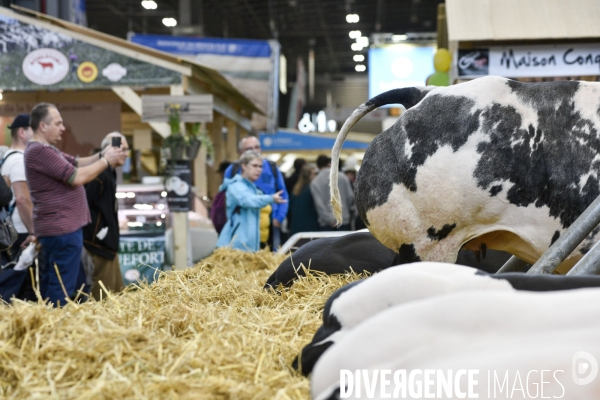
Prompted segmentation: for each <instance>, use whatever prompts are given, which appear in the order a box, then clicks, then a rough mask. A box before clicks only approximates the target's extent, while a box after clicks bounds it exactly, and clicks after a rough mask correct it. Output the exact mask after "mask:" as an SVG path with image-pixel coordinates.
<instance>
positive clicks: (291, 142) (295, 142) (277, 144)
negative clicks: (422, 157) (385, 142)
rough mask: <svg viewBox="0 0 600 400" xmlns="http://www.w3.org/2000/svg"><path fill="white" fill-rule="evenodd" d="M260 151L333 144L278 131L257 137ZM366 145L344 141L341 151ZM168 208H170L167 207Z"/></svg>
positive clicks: (329, 140) (322, 147)
mask: <svg viewBox="0 0 600 400" xmlns="http://www.w3.org/2000/svg"><path fill="white" fill-rule="evenodd" d="M259 141H260V147H261V148H262V151H294V150H328V151H330V150H331V149H332V148H333V145H334V144H335V139H334V138H329V137H323V136H320V135H319V136H317V135H309V134H302V133H294V132H284V131H279V132H277V133H275V134H264V133H261V134H260V135H259ZM367 147H369V144H368V143H363V142H357V141H353V140H346V141H345V142H344V146H343V149H344V150H349V149H355V150H365V149H366V148H367ZM169 207H170V206H169Z"/></svg>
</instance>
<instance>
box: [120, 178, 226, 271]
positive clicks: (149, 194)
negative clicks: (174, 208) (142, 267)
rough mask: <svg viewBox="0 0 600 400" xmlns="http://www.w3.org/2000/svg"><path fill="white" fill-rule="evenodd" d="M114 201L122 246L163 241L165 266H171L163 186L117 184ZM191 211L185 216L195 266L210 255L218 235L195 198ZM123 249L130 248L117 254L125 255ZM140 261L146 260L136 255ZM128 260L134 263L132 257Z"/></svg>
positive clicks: (206, 213)
mask: <svg viewBox="0 0 600 400" xmlns="http://www.w3.org/2000/svg"><path fill="white" fill-rule="evenodd" d="M116 197H117V203H118V206H119V212H118V216H119V230H120V233H121V242H122V244H123V243H124V242H131V241H135V240H137V241H138V242H140V243H142V242H144V239H143V238H150V237H153V238H155V239H156V240H158V239H159V238H160V237H162V238H163V241H164V252H165V254H164V262H165V263H166V264H167V265H171V264H172V262H173V230H172V229H171V227H172V220H171V215H170V213H169V206H168V204H167V192H166V190H165V187H164V184H163V183H151V184H150V183H144V184H120V185H117V193H116ZM194 209H195V210H196V211H190V212H188V223H189V230H188V240H189V248H190V257H191V261H192V262H194V263H195V262H198V261H199V260H201V259H202V258H204V257H207V256H208V255H210V254H211V253H212V252H213V250H214V249H215V246H216V243H217V232H216V231H215V228H214V226H213V224H212V222H211V221H210V219H209V218H208V211H207V209H206V207H205V205H204V204H203V203H202V202H201V201H200V200H199V199H198V198H197V197H195V200H194ZM144 246H150V245H149V244H143V243H142V244H140V245H139V246H138V247H140V249H141V248H142V247H144ZM125 247H127V249H129V248H132V246H131V245H128V246H124V245H123V246H122V248H121V250H120V252H124V251H125ZM134 247H135V246H134ZM140 251H142V250H140ZM142 253H143V251H142ZM143 257H145V256H141V255H138V256H137V259H139V260H140V261H141V262H143V261H144V258H143ZM130 258H131V259H132V260H133V258H134V257H130ZM121 264H122V269H123V270H125V267H124V266H123V263H121ZM127 268H133V267H127ZM136 268H137V267H136ZM138 269H139V268H138Z"/></svg>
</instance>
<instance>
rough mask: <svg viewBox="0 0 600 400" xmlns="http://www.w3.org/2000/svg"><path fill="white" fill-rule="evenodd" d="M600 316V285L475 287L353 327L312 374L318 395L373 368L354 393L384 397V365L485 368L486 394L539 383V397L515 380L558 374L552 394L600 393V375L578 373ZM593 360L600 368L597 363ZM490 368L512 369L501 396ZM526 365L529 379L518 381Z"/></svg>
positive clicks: (334, 393) (599, 331)
mask: <svg viewBox="0 0 600 400" xmlns="http://www.w3.org/2000/svg"><path fill="white" fill-rule="evenodd" d="M524 304H526V305H527V306H526V307H524V306H523V305H524ZM598 318H600V289H578V290H571V291H561V292H546V293H532V292H518V293H511V292H503V291H487V290H486V291H467V292H458V293H450V294H445V295H440V296H436V297H432V298H428V299H423V300H420V301H414V302H410V303H407V304H403V305H398V306H395V307H392V308H389V309H386V310H384V311H382V312H380V313H378V314H376V315H374V316H373V317H371V318H369V319H367V320H365V321H364V322H362V323H361V324H359V325H357V326H356V327H354V328H353V329H351V330H349V331H348V332H347V333H346V335H344V337H342V338H341V339H340V340H339V341H338V342H337V343H336V344H335V345H334V346H332V347H331V348H329V349H328V350H327V351H326V352H325V353H324V354H323V356H322V357H321V358H320V359H319V361H318V362H317V364H316V365H315V368H314V370H313V373H312V377H311V393H312V398H313V399H318V400H325V399H336V398H339V394H340V379H341V376H342V373H341V372H342V371H349V372H351V373H354V372H355V371H360V373H361V375H364V373H365V372H367V371H369V372H367V373H370V375H369V377H370V378H367V382H366V383H364V384H363V386H362V392H361V395H358V396H357V390H356V386H354V392H353V395H351V396H349V398H384V397H385V396H383V395H381V394H380V393H381V392H380V387H379V386H378V384H379V383H381V381H380V380H379V379H372V378H373V372H374V371H375V370H379V372H382V370H383V369H387V370H391V371H398V370H406V371H408V372H411V371H413V370H415V369H419V370H421V371H423V370H425V369H427V370H434V371H438V370H439V371H443V372H444V373H446V372H447V371H448V370H451V371H453V372H454V373H457V372H458V371H461V370H463V371H464V370H465V369H475V370H479V371H478V372H479V374H478V378H477V379H478V381H479V383H480V385H478V388H477V390H476V391H475V393H477V394H479V396H478V397H479V398H497V399H500V398H501V399H511V398H513V399H514V398H535V397H538V395H539V390H538V395H535V394H534V392H533V391H529V392H528V393H531V396H529V395H525V394H524V393H523V392H517V393H516V394H514V386H513V385H514V384H515V383H516V384H517V385H518V384H519V383H520V385H521V387H522V386H523V385H529V389H530V390H531V389H533V388H534V387H532V386H531V384H532V383H538V389H539V385H541V384H542V381H550V380H551V379H552V380H553V382H552V383H551V384H547V385H546V386H545V389H544V391H545V394H544V396H545V397H555V398H568V399H570V400H571V399H573V400H574V399H578V400H584V399H587V398H597V397H598V396H597V393H599V391H600V379H595V380H594V381H593V382H592V383H591V386H592V387H591V388H589V387H586V385H584V386H580V385H579V384H576V383H575V382H574V379H573V377H574V376H576V375H575V374H574V372H576V371H574V369H575V365H576V363H575V361H574V357H575V356H577V354H578V353H579V352H587V353H588V354H589V355H594V356H597V354H600V353H599V352H600V343H599V341H598V340H597V338H598V335H600V320H599V319H598ZM592 357H593V356H592ZM590 367H591V368H589V369H595V373H597V372H598V370H597V364H595V365H594V366H592V365H590ZM533 370H536V371H537V373H538V376H537V377H533V376H532V375H531V374H528V373H529V372H530V371H533ZM540 370H552V371H558V370H560V371H561V372H562V373H561V374H560V375H554V377H553V376H552V373H550V374H547V375H546V378H548V377H549V378H550V379H541V380H540V379H539V378H540V376H539V372H540ZM363 371H365V372H363ZM488 371H489V372H493V371H496V372H497V375H498V376H499V379H500V382H502V379H503V378H504V376H505V374H506V373H508V374H509V382H510V383H509V385H506V383H505V384H504V386H509V390H508V391H509V393H508V394H507V390H506V387H505V388H504V389H503V392H502V393H500V395H498V396H493V397H490V394H489V392H487V390H488V388H491V385H489V386H488V384H487V383H486V380H488V379H490V378H491V380H492V382H490V384H493V379H494V378H493V376H492V377H490V375H489V374H488ZM519 371H520V373H521V374H522V375H521V377H520V379H522V381H521V382H515V381H517V378H516V374H517V373H518V372H519ZM590 372H592V373H593V371H590ZM586 375H589V373H588V374H586ZM553 378H556V379H553ZM417 379H419V380H421V381H424V380H425V379H426V377H424V376H422V375H421V376H420V377H417ZM592 379H593V378H592ZM390 380H391V379H390ZM407 380H408V379H407ZM556 380H558V382H560V385H557V382H556ZM392 382H393V380H392ZM454 382H455V383H456V381H454ZM500 382H499V383H500ZM367 383H368V384H369V386H371V388H369V389H372V386H377V388H376V392H375V393H376V395H375V396H370V397H369V395H367V392H365V391H366V390H369V389H368V388H367V386H366V384H367ZM463 383H464V380H463ZM422 384H423V386H422V387H421V389H424V385H425V382H422ZM438 385H439V383H438ZM344 386H346V385H344ZM396 386H397V385H396ZM405 386H406V383H405ZM464 386H466V385H461V389H465V387H464ZM393 387H394V384H392V385H391V388H393ZM518 387H519V386H517V388H518ZM510 388H513V392H511V389H510ZM348 389H349V388H348ZM387 389H388V390H389V389H390V386H388V387H387ZM347 391H349V390H347ZM452 392H453V394H454V393H455V391H452ZM586 396H588V397H586ZM589 396H591V397H589ZM426 397H428V396H423V395H421V396H419V397H417V398H426ZM429 397H431V398H433V397H435V396H429ZM465 397H466V396H454V395H451V396H449V397H445V396H438V397H437V398H451V399H454V398H465ZM472 397H473V396H472ZM388 398H389V396H388ZM396 398H399V397H396ZM401 398H414V397H412V396H409V397H406V396H405V397H401Z"/></svg>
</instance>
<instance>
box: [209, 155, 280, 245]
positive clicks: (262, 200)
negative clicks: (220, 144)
mask: <svg viewBox="0 0 600 400" xmlns="http://www.w3.org/2000/svg"><path fill="white" fill-rule="evenodd" d="M240 167H241V170H242V172H241V174H236V175H235V176H234V177H233V178H228V179H225V182H224V183H223V184H222V185H221V187H219V190H225V191H226V198H227V223H226V224H225V226H224V227H223V230H222V231H221V233H220V234H219V239H218V240H217V247H224V246H231V247H233V248H234V249H238V250H243V251H258V250H259V248H260V227H259V221H260V210H261V209H262V208H263V207H265V206H267V205H269V204H273V203H275V204H285V203H286V202H287V200H286V199H284V198H283V196H282V195H283V193H284V191H285V189H281V190H280V191H278V192H277V193H274V194H263V193H262V191H261V190H260V189H259V188H258V187H257V186H256V185H255V184H254V182H256V181H257V180H259V178H260V177H261V175H262V174H263V158H262V157H261V155H260V153H259V152H256V151H252V150H250V151H247V152H245V153H244V154H242V157H241V158H240Z"/></svg>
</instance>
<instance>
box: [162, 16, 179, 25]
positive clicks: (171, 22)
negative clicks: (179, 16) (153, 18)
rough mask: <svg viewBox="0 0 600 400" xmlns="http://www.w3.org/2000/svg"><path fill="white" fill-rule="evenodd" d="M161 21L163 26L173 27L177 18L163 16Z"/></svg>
mask: <svg viewBox="0 0 600 400" xmlns="http://www.w3.org/2000/svg"><path fill="white" fill-rule="evenodd" d="M162 23H163V25H164V26H168V27H173V26H176V25H177V20H176V19H175V18H163V20H162Z"/></svg>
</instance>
